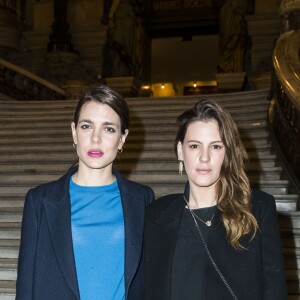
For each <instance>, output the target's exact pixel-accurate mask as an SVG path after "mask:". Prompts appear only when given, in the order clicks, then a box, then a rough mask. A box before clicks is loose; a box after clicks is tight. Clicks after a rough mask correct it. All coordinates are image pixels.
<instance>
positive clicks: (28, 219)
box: [16, 86, 154, 300]
mask: <svg viewBox="0 0 300 300" xmlns="http://www.w3.org/2000/svg"><path fill="white" fill-rule="evenodd" d="M128 128H129V110H128V106H127V103H126V101H125V100H124V98H123V97H122V96H121V95H120V94H119V93H117V92H116V91H114V90H113V89H111V88H109V87H107V86H99V87H94V88H91V89H89V90H87V91H86V93H85V94H84V95H83V96H82V97H81V98H80V100H79V102H78V105H77V108H76V110H75V114H74V119H73V122H72V124H71V129H72V136H73V141H74V144H73V146H74V147H75V148H76V151H77V155H78V158H79V162H78V165H76V166H74V167H72V168H71V169H70V170H69V171H68V172H67V173H66V174H65V175H64V176H63V177H61V178H60V179H58V180H57V181H54V182H50V183H46V184H43V185H40V186H38V187H36V188H34V189H31V190H30V191H29V192H28V193H27V195H26V200H25V205H24V213H23V222H22V234H21V246H20V253H19V264H18V278H17V296H16V299H20V300H33V299H37V300H40V299H43V300H54V299H55V300H67V299H68V300H71V299H74V300H75V299H78V300H79V299H81V300H84V299H86V300H93V299H99V300H111V299H120V300H121V299H128V300H136V299H143V297H144V282H143V279H144V274H143V266H142V264H141V254H142V241H143V224H144V211H145V207H146V206H147V205H148V204H149V203H150V202H151V201H152V200H153V199H154V194H153V191H152V190H151V189H150V188H149V187H147V186H144V185H141V184H138V183H135V182H132V181H129V180H127V179H125V178H124V177H122V175H121V174H120V173H119V172H118V171H117V170H116V169H115V167H113V162H114V160H115V158H116V155H117V153H118V152H122V151H123V145H124V143H125V140H126V137H127V135H128Z"/></svg>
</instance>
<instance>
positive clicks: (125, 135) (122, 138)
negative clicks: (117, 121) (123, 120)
mask: <svg viewBox="0 0 300 300" xmlns="http://www.w3.org/2000/svg"><path fill="white" fill-rule="evenodd" d="M128 133H129V130H128V129H126V130H125V133H124V134H122V136H121V139H120V143H119V147H118V148H119V149H122V148H123V145H124V144H125V141H126V138H127V136H128Z"/></svg>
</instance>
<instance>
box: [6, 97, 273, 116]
mask: <svg viewBox="0 0 300 300" xmlns="http://www.w3.org/2000/svg"><path fill="white" fill-rule="evenodd" d="M184 100H185V99H184ZM196 102H197V101H193V102H191V103H187V102H186V101H182V102H179V101H177V102H176V101H175V102H173V104H172V103H162V104H160V105H154V104H153V103H149V104H148V105H132V104H131V105H129V109H130V112H131V113H132V115H133V116H134V115H135V114H137V113H138V115H139V116H141V115H147V114H155V115H156V114H159V115H161V113H162V112H164V113H166V115H167V116H169V115H170V114H172V115H174V114H175V115H176V116H178V115H179V114H181V113H182V112H183V111H185V110H186V109H189V108H191V107H192V106H193V105H194V103H196ZM10 104H11V107H6V108H5V107H2V108H1V110H0V117H2V116H4V117H7V116H12V117H19V116H22V117H25V116H50V115H51V113H53V111H55V115H56V116H64V115H65V116H67V117H68V119H70V117H73V113H74V110H75V106H69V107H63V108H60V107H52V108H49V109H46V108H44V107H43V108H41V107H38V108H35V109H34V108H33V107H30V106H29V107H26V108H23V109H22V106H20V105H16V106H15V107H14V108H13V107H12V103H10ZM224 108H226V109H228V110H229V111H230V113H231V114H232V115H240V114H247V113H248V114H249V113H250V114H255V113H259V112H265V113H266V111H267V110H268V105H267V103H266V102H263V103H261V104H260V105H251V106H249V103H248V106H247V105H246V102H245V103H244V105H242V106H241V105H239V104H234V102H231V104H227V105H225V106H224Z"/></svg>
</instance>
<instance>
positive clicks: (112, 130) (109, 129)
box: [105, 127, 116, 133]
mask: <svg viewBox="0 0 300 300" xmlns="http://www.w3.org/2000/svg"><path fill="white" fill-rule="evenodd" d="M105 131H108V132H111V133H113V132H116V130H115V129H114V128H113V127H105Z"/></svg>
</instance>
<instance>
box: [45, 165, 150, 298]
mask: <svg viewBox="0 0 300 300" xmlns="http://www.w3.org/2000/svg"><path fill="white" fill-rule="evenodd" d="M77 170H78V168H77V166H75V167H73V168H71V169H70V170H69V172H67V173H66V174H65V175H64V176H63V177H61V178H60V179H59V180H58V181H57V182H56V183H55V184H53V185H52V186H51V188H50V190H49V191H47V198H46V199H45V200H44V207H45V212H46V216H47V221H48V225H49V232H50V235H51V238H52V242H53V248H54V251H55V252H56V256H57V260H58V263H59V265H60V267H61V272H62V273H63V274H64V276H65V279H66V281H67V283H68V285H69V286H70V288H71V290H72V291H73V293H74V294H75V295H76V297H77V298H78V299H79V287H78V282H77V275H76V267H75V258H74V251H73V242H72V229H71V205H70V195H69V183H70V178H71V176H72V175H73V174H74V173H76V172H77ZM113 174H114V175H115V176H116V178H117V181H118V186H119V189H120V193H121V201H122V207H123V214H124V224H125V226H124V227H125V293H126V298H127V295H128V291H129V286H130V283H131V282H132V280H133V277H134V275H135V273H136V270H137V268H138V265H139V261H140V256H141V253H142V240H143V223H144V213H143V212H144V209H145V207H144V202H143V201H141V199H140V198H141V195H139V194H137V193H136V192H135V191H134V190H133V189H130V188H129V187H128V183H129V181H128V180H127V179H125V178H124V177H122V176H121V174H120V173H119V172H118V170H117V169H115V168H113Z"/></svg>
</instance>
